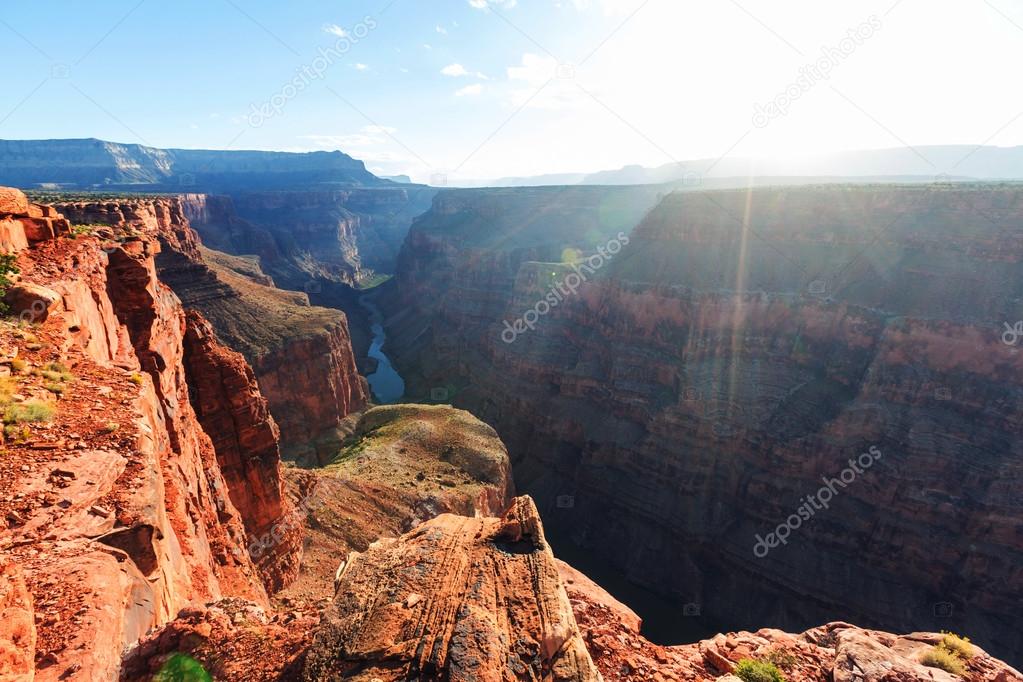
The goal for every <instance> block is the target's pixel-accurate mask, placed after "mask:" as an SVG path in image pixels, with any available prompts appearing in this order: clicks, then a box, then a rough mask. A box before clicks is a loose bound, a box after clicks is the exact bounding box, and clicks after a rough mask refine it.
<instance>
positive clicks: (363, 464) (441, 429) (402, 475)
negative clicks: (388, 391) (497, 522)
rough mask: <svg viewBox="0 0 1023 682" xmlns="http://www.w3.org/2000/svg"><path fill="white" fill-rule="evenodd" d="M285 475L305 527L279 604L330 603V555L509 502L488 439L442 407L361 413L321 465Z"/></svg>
mask: <svg viewBox="0 0 1023 682" xmlns="http://www.w3.org/2000/svg"><path fill="white" fill-rule="evenodd" d="M287 476H288V481H289V483H290V489H291V491H292V497H293V498H294V499H296V500H299V504H298V506H299V507H300V508H301V509H302V510H303V511H305V512H307V514H308V523H307V524H306V526H307V527H306V532H305V546H306V549H305V555H304V557H303V561H302V571H301V575H300V576H299V577H298V579H297V580H296V581H295V582H294V583H292V584H291V585H289V586H288V588H287V589H286V590H284V591H283V592H281V594H280V595H279V596H280V597H281V598H284V599H287V598H293V599H294V600H296V601H300V602H305V603H308V602H310V601H315V600H322V599H327V598H329V597H331V596H333V589H332V583H331V580H332V579H333V576H334V572H335V571H336V570H337V562H338V557H339V556H345V555H347V554H348V552H353V551H355V552H362V551H365V550H366V549H367V548H368V547H369V546H370V545H371V544H372V543H373V542H375V541H377V540H378V539H380V538H383V537H397V536H398V535H401V534H402V533H406V532H408V531H409V530H411V529H413V528H415V527H416V526H417V525H419V524H420V523H422V522H423V521H426V520H427V519H431V518H433V517H435V516H437V515H439V514H459V515H462V516H469V517H478V516H500V515H501V514H503V513H504V510H505V509H507V508H508V505H509V504H511V500H512V497H513V496H514V486H513V484H512V478H511V464H510V462H509V461H508V451H507V450H505V447H504V444H503V443H502V442H501V440H500V439H499V438H498V437H497V434H496V433H495V432H494V430H493V429H491V428H490V427H489V426H487V425H486V424H484V423H483V422H481V421H479V420H478V419H476V418H475V417H473V416H472V415H470V414H469V413H468V412H464V411H462V410H456V409H454V408H452V407H448V406H430V405H388V406H384V407H375V408H373V409H371V410H368V411H366V412H365V413H364V414H363V415H362V416H361V417H360V418H359V420H358V422H357V423H356V424H355V425H354V427H353V433H352V435H351V436H350V437H349V438H348V439H347V440H346V441H345V442H344V444H343V447H342V449H341V450H340V452H337V453H335V455H334V457H333V458H332V460H330V461H329V462H327V463H326V466H324V467H323V468H321V469H311V470H301V469H291V470H289V471H288V472H287Z"/></svg>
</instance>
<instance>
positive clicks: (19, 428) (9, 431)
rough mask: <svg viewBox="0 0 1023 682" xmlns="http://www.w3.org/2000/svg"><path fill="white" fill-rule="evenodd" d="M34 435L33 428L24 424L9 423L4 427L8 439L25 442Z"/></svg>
mask: <svg viewBox="0 0 1023 682" xmlns="http://www.w3.org/2000/svg"><path fill="white" fill-rule="evenodd" d="M31 435H32V430H31V429H29V428H28V427H27V426H25V425H24V424H21V425H18V424H8V425H7V426H5V427H4V436H6V438H7V440H9V441H14V442H16V443H18V442H24V441H26V440H28V439H29V437H30V436H31Z"/></svg>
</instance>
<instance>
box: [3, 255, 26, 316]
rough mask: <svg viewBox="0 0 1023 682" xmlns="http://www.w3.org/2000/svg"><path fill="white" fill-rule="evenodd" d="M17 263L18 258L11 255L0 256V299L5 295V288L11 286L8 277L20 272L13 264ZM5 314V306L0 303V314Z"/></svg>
mask: <svg viewBox="0 0 1023 682" xmlns="http://www.w3.org/2000/svg"><path fill="white" fill-rule="evenodd" d="M17 262H18V257H17V256H15V255H13V254H2V255H0V299H2V298H3V297H4V295H5V294H6V293H7V288H8V287H9V286H11V279H10V277H8V275H16V274H18V273H19V272H21V271H20V270H19V269H18V266H17V265H15V263H17ZM6 312H7V304H6V303H4V302H3V301H0V313H6Z"/></svg>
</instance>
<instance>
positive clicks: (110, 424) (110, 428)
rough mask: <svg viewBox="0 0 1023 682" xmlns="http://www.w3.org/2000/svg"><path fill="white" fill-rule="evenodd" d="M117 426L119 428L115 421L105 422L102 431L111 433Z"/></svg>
mask: <svg viewBox="0 0 1023 682" xmlns="http://www.w3.org/2000/svg"><path fill="white" fill-rule="evenodd" d="M119 428H121V425H120V424H118V423H117V422H107V424H106V425H105V426H104V427H103V431H104V432H106V433H113V432H115V431H117V429H119Z"/></svg>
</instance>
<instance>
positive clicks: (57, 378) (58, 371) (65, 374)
mask: <svg viewBox="0 0 1023 682" xmlns="http://www.w3.org/2000/svg"><path fill="white" fill-rule="evenodd" d="M36 374H38V375H39V376H41V377H43V378H44V379H47V380H49V381H50V382H52V383H58V382H60V383H64V382H67V381H71V380H72V379H74V378H75V376H74V375H73V374H72V373H71V371H70V370H69V369H68V368H67V367H65V366H64V365H63V364H61V363H59V362H49V363H47V364H46V365H44V366H43V367H42V368H41V369H39V370H36Z"/></svg>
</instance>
